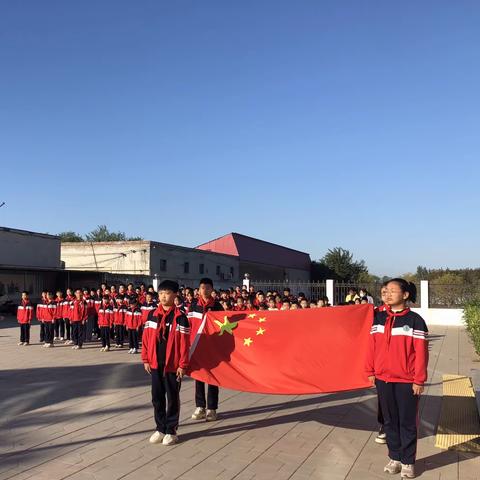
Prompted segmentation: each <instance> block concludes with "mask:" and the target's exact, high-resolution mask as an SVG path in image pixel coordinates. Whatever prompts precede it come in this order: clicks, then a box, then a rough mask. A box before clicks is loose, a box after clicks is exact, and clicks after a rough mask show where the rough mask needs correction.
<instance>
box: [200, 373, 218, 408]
mask: <svg viewBox="0 0 480 480" xmlns="http://www.w3.org/2000/svg"><path fill="white" fill-rule="evenodd" d="M195 405H196V406H197V407H201V408H208V409H209V410H217V409H218V387H217V386H215V385H208V393H207V398H205V384H204V383H203V382H199V381H198V380H195Z"/></svg>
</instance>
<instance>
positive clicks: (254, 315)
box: [248, 313, 257, 318]
mask: <svg viewBox="0 0 480 480" xmlns="http://www.w3.org/2000/svg"><path fill="white" fill-rule="evenodd" d="M256 316H257V314H256V313H250V314H249V315H248V318H255V317H256Z"/></svg>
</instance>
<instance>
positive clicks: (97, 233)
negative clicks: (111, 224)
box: [85, 225, 143, 242]
mask: <svg viewBox="0 0 480 480" xmlns="http://www.w3.org/2000/svg"><path fill="white" fill-rule="evenodd" d="M85 239H86V240H87V242H125V241H133V240H143V238H141V237H127V236H126V234H125V233H124V232H111V231H110V230H109V229H108V228H107V226H106V225H99V226H98V227H97V228H96V229H95V230H92V231H91V232H90V233H87V234H86V235H85Z"/></svg>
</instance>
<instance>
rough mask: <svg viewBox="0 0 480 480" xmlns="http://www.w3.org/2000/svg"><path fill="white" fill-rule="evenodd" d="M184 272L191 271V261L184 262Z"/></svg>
mask: <svg viewBox="0 0 480 480" xmlns="http://www.w3.org/2000/svg"><path fill="white" fill-rule="evenodd" d="M183 273H190V262H185V263H184V264H183Z"/></svg>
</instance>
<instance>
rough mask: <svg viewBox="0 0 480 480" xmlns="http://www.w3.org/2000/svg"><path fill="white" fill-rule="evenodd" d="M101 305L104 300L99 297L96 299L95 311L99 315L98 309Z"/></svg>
mask: <svg viewBox="0 0 480 480" xmlns="http://www.w3.org/2000/svg"><path fill="white" fill-rule="evenodd" d="M101 305H102V301H101V300H100V299H99V298H97V299H96V300H95V313H96V314H97V315H98V311H99V310H100V307H101Z"/></svg>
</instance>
